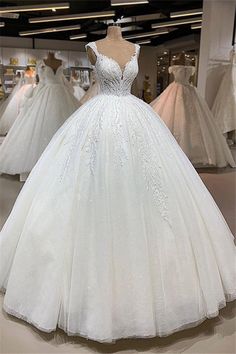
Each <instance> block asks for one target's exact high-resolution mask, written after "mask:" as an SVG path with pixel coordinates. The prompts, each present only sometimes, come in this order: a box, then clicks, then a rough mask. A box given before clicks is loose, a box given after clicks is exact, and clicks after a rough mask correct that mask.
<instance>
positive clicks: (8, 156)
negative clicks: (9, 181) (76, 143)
mask: <svg viewBox="0 0 236 354" xmlns="http://www.w3.org/2000/svg"><path fill="white" fill-rule="evenodd" d="M35 90H36V92H35V93H34V94H33V96H32V97H31V98H29V99H28V100H27V102H26V104H25V105H24V107H23V109H22V110H21V112H20V114H19V115H18V117H17V119H16V121H15V123H14V125H13V126H12V128H11V130H10V131H9V133H8V134H7V137H6V138H5V139H4V141H3V144H2V145H1V147H0V173H8V174H13V175H14V174H18V173H19V174H21V173H28V172H30V171H31V170H32V168H33V167H34V165H35V163H36V162H37V161H38V159H39V157H40V156H41V154H42V152H43V151H44V149H45V148H46V146H47V145H48V143H49V142H50V140H51V138H52V136H53V135H54V134H55V133H56V131H57V130H58V129H59V128H60V127H61V125H62V124H63V123H64V122H65V120H66V119H67V118H68V117H69V116H70V115H71V114H72V113H73V112H74V111H75V110H76V109H77V108H78V107H79V102H78V101H77V99H76V98H75V97H74V95H73V93H71V92H70V91H69V90H68V89H67V87H66V86H64V85H62V84H61V85H60V84H59V85H40V86H39V87H37V88H36V89H35Z"/></svg>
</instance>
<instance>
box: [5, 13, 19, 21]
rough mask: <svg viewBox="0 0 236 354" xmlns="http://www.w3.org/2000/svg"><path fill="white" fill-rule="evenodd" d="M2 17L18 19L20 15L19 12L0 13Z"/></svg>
mask: <svg viewBox="0 0 236 354" xmlns="http://www.w3.org/2000/svg"><path fill="white" fill-rule="evenodd" d="M1 17H2V18H10V19H14V20H18V18H19V17H20V14H16V13H14V12H8V13H6V14H1Z"/></svg>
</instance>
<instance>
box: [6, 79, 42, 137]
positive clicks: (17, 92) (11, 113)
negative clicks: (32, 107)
mask: <svg viewBox="0 0 236 354" xmlns="http://www.w3.org/2000/svg"><path fill="white" fill-rule="evenodd" d="M34 82H35V78H34V77H29V76H25V77H24V78H20V80H19V81H18V83H17V84H16V86H15V87H14V89H13V91H12V92H11V94H10V96H9V97H8V98H7V99H6V101H5V102H3V103H2V105H1V107H0V134H2V135H5V134H7V133H8V131H9V130H10V128H11V127H12V125H13V124H14V122H15V120H16V118H17V115H18V114H19V112H20V109H21V108H22V106H23V103H24V100H25V94H26V93H27V91H28V90H29V89H31V88H32V87H33V85H34Z"/></svg>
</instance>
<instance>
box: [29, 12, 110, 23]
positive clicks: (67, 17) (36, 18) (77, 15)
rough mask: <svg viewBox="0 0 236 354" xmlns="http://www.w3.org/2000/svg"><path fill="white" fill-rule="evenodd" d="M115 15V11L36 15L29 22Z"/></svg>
mask: <svg viewBox="0 0 236 354" xmlns="http://www.w3.org/2000/svg"><path fill="white" fill-rule="evenodd" d="M113 16H115V11H101V12H88V13H81V14H71V15H61V16H48V17H34V18H30V19H29V23H40V22H54V21H68V20H83V19H87V18H98V17H113Z"/></svg>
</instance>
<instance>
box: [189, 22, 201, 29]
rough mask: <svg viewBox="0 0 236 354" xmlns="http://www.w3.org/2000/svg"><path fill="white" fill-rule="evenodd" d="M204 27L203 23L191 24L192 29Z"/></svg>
mask: <svg viewBox="0 0 236 354" xmlns="http://www.w3.org/2000/svg"><path fill="white" fill-rule="evenodd" d="M200 28H202V24H201V23H197V24H195V25H191V29H200Z"/></svg>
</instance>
